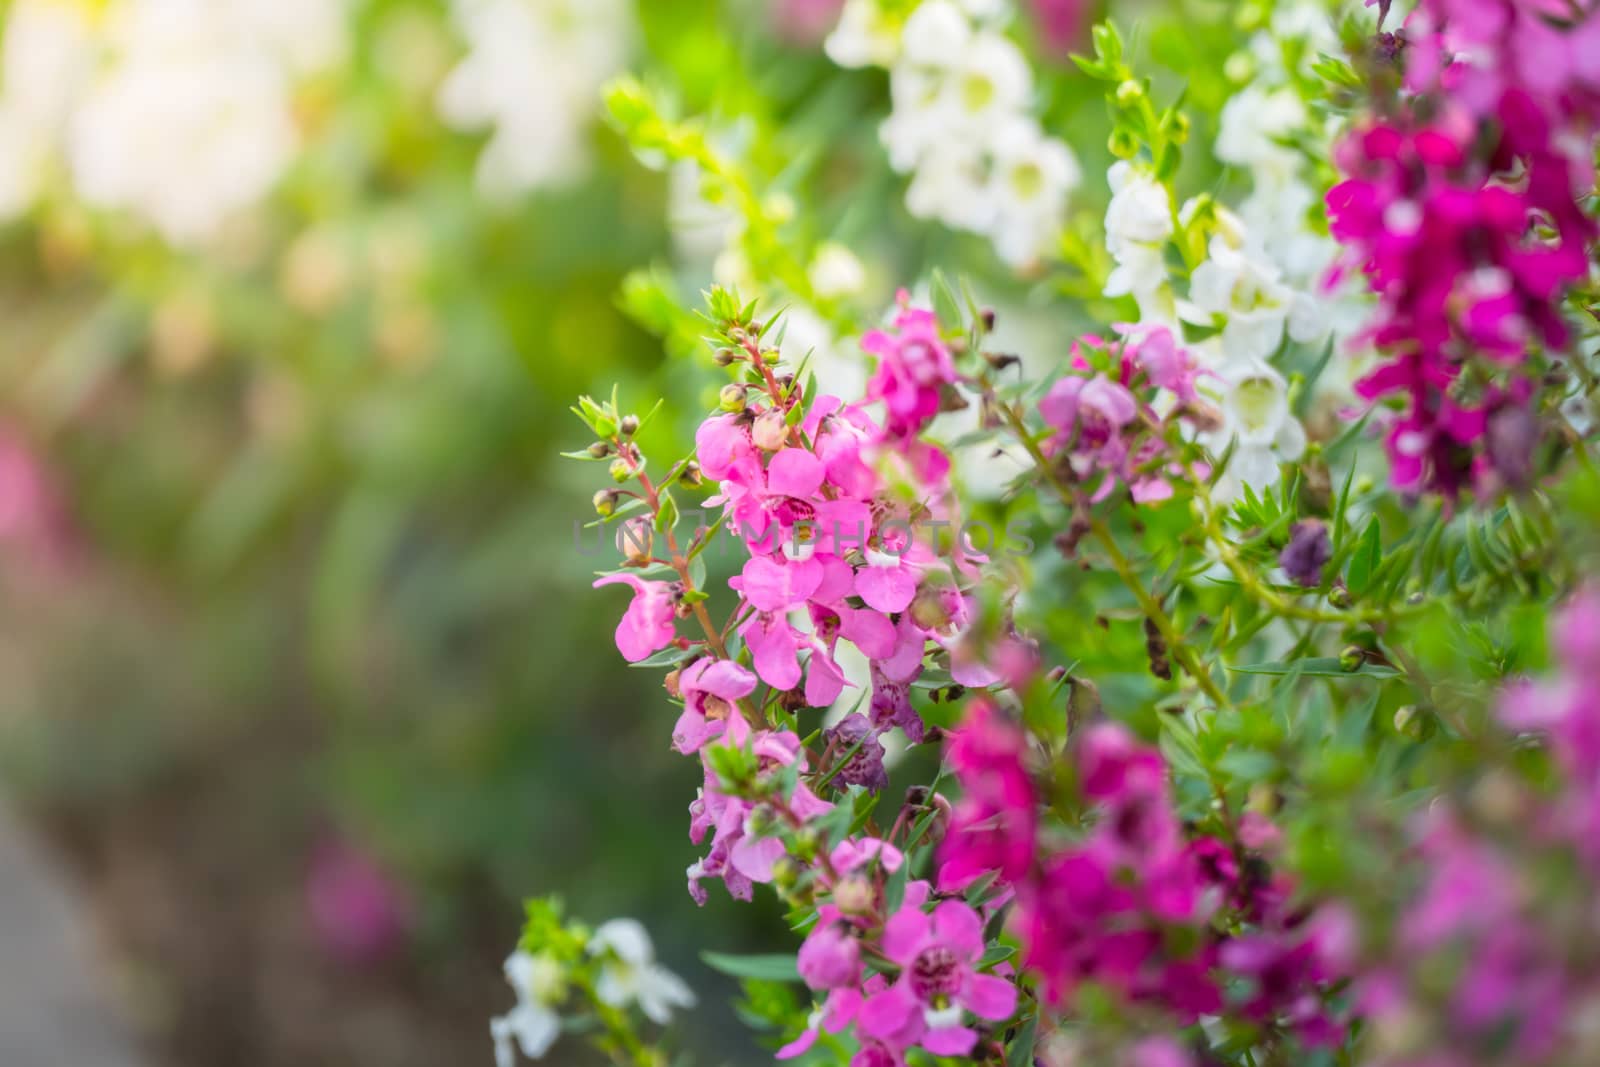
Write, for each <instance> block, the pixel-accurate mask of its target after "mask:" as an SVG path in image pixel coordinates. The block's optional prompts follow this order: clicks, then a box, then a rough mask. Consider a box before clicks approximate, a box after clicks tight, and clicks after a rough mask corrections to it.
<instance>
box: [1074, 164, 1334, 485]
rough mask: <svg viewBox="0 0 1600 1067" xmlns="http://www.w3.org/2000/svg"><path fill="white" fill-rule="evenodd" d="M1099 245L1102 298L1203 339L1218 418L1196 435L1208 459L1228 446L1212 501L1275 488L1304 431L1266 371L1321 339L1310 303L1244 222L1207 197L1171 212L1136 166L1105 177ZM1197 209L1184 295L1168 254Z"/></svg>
mask: <svg viewBox="0 0 1600 1067" xmlns="http://www.w3.org/2000/svg"><path fill="white" fill-rule="evenodd" d="M1109 180H1110V183H1111V189H1112V197H1111V203H1110V206H1109V207H1108V208H1107V210H1106V246H1107V248H1108V250H1109V251H1110V253H1111V258H1112V260H1113V262H1114V263H1115V268H1114V269H1113V270H1112V272H1111V275H1110V276H1109V277H1108V279H1107V281H1106V287H1105V294H1106V295H1107V296H1131V297H1133V298H1134V300H1135V301H1136V302H1137V303H1138V305H1139V313H1140V316H1141V318H1142V320H1143V321H1144V322H1145V323H1149V324H1156V325H1163V326H1166V327H1168V328H1169V329H1171V330H1173V331H1174V332H1175V333H1179V334H1181V332H1182V324H1183V323H1188V324H1190V325H1192V326H1197V327H1200V328H1202V329H1204V330H1206V331H1209V332H1210V335H1209V336H1207V337H1206V338H1205V339H1204V340H1202V341H1200V342H1199V343H1197V344H1193V345H1190V346H1189V347H1190V349H1191V351H1193V352H1194V353H1195V354H1196V356H1197V357H1198V358H1199V359H1200V360H1201V362H1202V364H1203V366H1204V368H1205V370H1206V371H1207V373H1206V374H1204V375H1202V377H1201V379H1200V383H1199V389H1200V392H1201V393H1202V394H1203V395H1205V396H1206V397H1207V398H1208V399H1210V400H1211V401H1212V402H1213V403H1214V404H1215V405H1216V408H1217V410H1218V411H1219V412H1220V413H1221V416H1222V418H1221V422H1220V424H1219V425H1218V426H1217V427H1216V428H1215V429H1214V430H1211V431H1209V432H1207V433H1205V434H1203V435H1202V438H1201V440H1202V443H1203V444H1205V445H1206V446H1207V447H1208V448H1209V449H1211V451H1212V452H1213V454H1215V455H1218V456H1220V455H1222V454H1224V453H1225V452H1227V451H1228V449H1229V447H1230V446H1231V447H1232V450H1233V451H1232V454H1231V456H1230V458H1229V461H1228V467H1227V469H1226V470H1225V471H1224V472H1223V473H1222V475H1221V477H1220V479H1219V480H1218V482H1217V489H1216V493H1217V496H1218V498H1219V499H1222V500H1231V499H1232V498H1234V497H1235V496H1237V495H1238V494H1239V493H1240V491H1241V489H1242V487H1243V486H1246V485H1248V486H1250V487H1251V488H1253V489H1256V490H1262V489H1266V488H1268V487H1270V486H1271V485H1273V484H1275V483H1276V482H1277V481H1278V478H1279V474H1280V468H1279V464H1281V463H1284V462H1291V461H1293V460H1296V459H1299V458H1300V456H1301V455H1302V454H1303V453H1304V452H1305V447H1306V434H1305V429H1304V428H1303V427H1302V426H1301V424H1300V422H1299V420H1298V419H1296V418H1295V417H1294V414H1293V412H1292V411H1291V410H1290V406H1289V386H1288V382H1287V381H1286V380H1285V379H1284V377H1283V375H1282V374H1281V373H1280V372H1279V371H1278V370H1277V369H1276V368H1275V367H1273V365H1272V362H1271V360H1272V358H1273V356H1274V355H1275V354H1276V353H1277V351H1278V349H1279V348H1280V347H1281V346H1282V344H1283V342H1284V338H1285V337H1286V336H1287V337H1288V338H1289V339H1290V340H1292V341H1295V342H1298V343H1301V344H1309V343H1314V342H1317V341H1320V340H1322V339H1324V338H1325V337H1326V336H1327V326H1326V324H1325V322H1324V321H1323V317H1322V315H1321V313H1320V308H1319V306H1318V304H1317V302H1316V300H1315V299H1314V298H1313V297H1312V296H1311V295H1310V294H1309V293H1307V292H1305V291H1304V290H1301V289H1297V288H1295V287H1293V286H1291V285H1290V284H1289V283H1288V282H1287V281H1286V280H1285V279H1284V275H1283V271H1282V270H1281V269H1280V268H1279V267H1278V265H1277V264H1276V263H1275V262H1274V261H1273V259H1272V258H1271V256H1270V255H1269V254H1268V252H1267V249H1266V248H1265V246H1264V245H1263V244H1262V243H1261V242H1260V241H1259V240H1257V239H1256V237H1255V235H1254V233H1253V232H1252V231H1251V229H1250V228H1249V227H1248V226H1246V224H1245V222H1244V220H1243V219H1241V218H1240V217H1239V216H1237V215H1235V214H1234V213H1233V212H1231V211H1229V210H1227V209H1226V208H1223V207H1221V206H1220V205H1217V204H1214V203H1212V202H1210V201H1209V200H1203V199H1200V198H1196V199H1193V200H1190V201H1189V202H1187V203H1186V204H1184V205H1183V207H1182V208H1181V209H1179V210H1177V211H1174V209H1173V202H1172V196H1171V194H1170V193H1169V192H1168V190H1167V186H1166V185H1165V184H1164V183H1162V182H1161V181H1159V180H1158V179H1157V178H1156V176H1155V175H1154V173H1152V172H1151V170H1150V169H1149V168H1148V167H1147V166H1144V165H1141V164H1136V163H1130V162H1127V161H1123V162H1119V163H1117V164H1115V165H1114V166H1113V167H1112V168H1111V172H1110V175H1109ZM1201 212H1206V213H1207V218H1206V220H1204V224H1205V225H1206V226H1207V228H1208V230H1209V232H1210V234H1211V238H1210V241H1209V244H1208V247H1207V258H1206V260H1205V261H1204V262H1202V263H1201V264H1200V265H1199V266H1197V267H1196V268H1195V269H1194V271H1193V273H1192V274H1191V275H1190V277H1189V286H1188V293H1187V296H1186V297H1184V298H1180V297H1179V296H1178V295H1177V294H1176V292H1175V291H1174V289H1173V286H1172V278H1171V274H1170V272H1169V270H1168V266H1167V251H1168V246H1169V244H1170V242H1171V241H1172V239H1173V237H1174V236H1175V235H1176V234H1177V233H1178V230H1179V227H1183V228H1184V229H1185V230H1187V229H1189V228H1190V227H1191V226H1193V225H1195V224H1196V222H1197V220H1198V218H1199V216H1200V214H1201Z"/></svg>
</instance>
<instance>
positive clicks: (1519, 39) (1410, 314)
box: [1328, 0, 1600, 496]
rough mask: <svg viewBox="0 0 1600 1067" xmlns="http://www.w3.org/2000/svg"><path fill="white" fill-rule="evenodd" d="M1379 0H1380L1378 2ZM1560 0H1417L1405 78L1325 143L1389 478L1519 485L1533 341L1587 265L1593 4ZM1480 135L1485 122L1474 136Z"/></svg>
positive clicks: (1334, 214) (1559, 346)
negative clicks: (1358, 278) (1381, 407)
mask: <svg viewBox="0 0 1600 1067" xmlns="http://www.w3.org/2000/svg"><path fill="white" fill-rule="evenodd" d="M1385 6H1387V5H1385ZM1575 11H1576V7H1575V6H1574V5H1572V4H1570V3H1568V2H1567V0H1538V2H1529V0H1521V2H1516V0H1423V2H1422V3H1421V4H1420V5H1419V7H1418V9H1417V10H1416V11H1415V12H1414V13H1413V15H1412V17H1411V18H1410V19H1409V20H1408V21H1407V23H1406V25H1405V27H1404V29H1403V30H1402V31H1401V32H1400V33H1399V34H1398V35H1397V36H1395V37H1393V38H1390V39H1389V41H1390V43H1389V48H1388V50H1389V51H1390V52H1392V53H1393V54H1394V55H1395V56H1397V58H1398V60H1399V61H1400V62H1402V63H1403V64H1404V73H1405V86H1406V92H1405V93H1404V94H1403V97H1402V100H1401V101H1400V103H1399V106H1398V108H1397V109H1396V110H1395V111H1394V113H1393V114H1392V115H1391V116H1390V117H1386V118H1383V119H1379V120H1374V121H1370V122H1368V123H1367V124H1365V125H1363V126H1361V127H1359V128H1358V129H1356V130H1355V131H1354V132H1352V133H1351V134H1350V135H1349V136H1348V137H1347V138H1346V139H1345V141H1344V142H1343V143H1341V144H1340V146H1339V147H1338V149H1337V151H1336V158H1335V162H1336V163H1337V164H1338V166H1339V167H1340V169H1341V170H1342V171H1343V172H1344V174H1345V175H1346V180H1345V181H1343V182H1342V183H1340V184H1339V185H1337V186H1335V187H1334V188H1333V189H1332V190H1331V191H1330V192H1329V194H1328V215H1329V219H1330V225H1331V229H1332V233H1333V235H1334V237H1335V238H1337V239H1338V240H1339V241H1340V242H1341V243H1342V244H1343V245H1345V246H1346V250H1347V255H1346V260H1345V265H1344V267H1343V269H1345V270H1348V269H1351V268H1358V269H1360V270H1363V271H1365V273H1366V274H1367V277H1368V279H1369V281H1370V283H1371V286H1372V289H1373V290H1374V292H1376V294H1377V295H1378V297H1379V307H1378V311H1377V314H1376V317H1375V320H1374V321H1373V322H1372V324H1371V326H1370V327H1369V329H1368V330H1367V331H1366V334H1365V335H1364V337H1363V340H1364V341H1366V342H1369V343H1371V344H1372V345H1373V346H1374V347H1375V348H1376V349H1377V350H1378V352H1379V353H1380V355H1381V357H1382V363H1381V365H1380V366H1378V367H1377V368H1376V369H1375V370H1374V371H1373V372H1372V373H1371V374H1369V375H1368V376H1367V377H1366V378H1365V379H1363V380H1362V381H1361V382H1360V383H1358V385H1357V391H1358V393H1359V394H1360V395H1361V396H1362V397H1364V398H1366V399H1368V400H1371V401H1378V400H1382V399H1384V398H1389V397H1394V398H1397V399H1398V400H1399V401H1400V402H1401V408H1402V411H1401V413H1400V414H1399V415H1398V417H1396V418H1394V419H1393V420H1392V422H1391V423H1390V425H1389V427H1388V442H1387V443H1388V451H1389V455H1390V460H1391V463H1392V466H1393V477H1394V481H1395V484H1396V486H1397V487H1399V488H1401V489H1403V490H1407V491H1422V490H1431V491H1436V492H1440V493H1443V494H1446V495H1450V496H1454V495H1456V494H1458V493H1459V492H1460V491H1461V490H1462V489H1464V488H1467V487H1469V486H1474V485H1476V486H1479V487H1492V486H1493V485H1495V484H1502V485H1503V484H1507V483H1510V484H1516V483H1519V482H1521V481H1522V480H1525V478H1526V477H1527V475H1528V473H1529V464H1528V456H1529V454H1530V453H1531V452H1532V450H1533V448H1534V445H1535V443H1536V441H1537V426H1536V424H1535V422H1534V418H1533V415H1532V413H1531V404H1530V401H1531V397H1532V395H1533V392H1534V388H1535V384H1536V383H1535V382H1534V381H1533V380H1532V376H1531V375H1530V374H1528V373H1527V372H1526V371H1525V364H1526V363H1527V361H1528V357H1529V354H1530V349H1531V348H1534V347H1540V348H1542V349H1543V350H1544V351H1545V352H1547V353H1550V354H1561V353H1563V352H1565V351H1566V350H1567V349H1568V348H1569V346H1570V344H1571V341H1572V332H1571V329H1570V328H1569V326H1568V325H1567V323H1566V322H1564V321H1563V319H1562V316H1561V313H1560V305H1561V301H1562V299H1563V297H1564V296H1565V294H1566V293H1567V292H1568V291H1569V290H1570V288H1571V287H1573V286H1574V285H1576V284H1579V283H1581V282H1582V281H1584V280H1585V279H1586V278H1587V277H1588V274H1589V259H1588V254H1587V248H1588V245H1589V243H1590V242H1591V241H1593V239H1594V237H1595V235H1596V232H1597V231H1596V227H1595V224H1594V220H1593V219H1591V218H1590V217H1589V216H1588V215H1586V214H1585V213H1584V211H1583V209H1582V207H1581V205H1580V199H1581V198H1582V197H1583V196H1585V195H1587V194H1588V193H1589V192H1591V191H1592V190H1593V189H1594V184H1595V175H1594V135H1595V131H1596V120H1597V119H1600V74H1597V73H1596V72H1597V71H1600V18H1596V17H1593V16H1592V15H1583V16H1579V17H1578V18H1577V20H1576V21H1575V22H1573V21H1572V16H1573V13H1574V12H1575ZM1486 134H1487V135H1486Z"/></svg>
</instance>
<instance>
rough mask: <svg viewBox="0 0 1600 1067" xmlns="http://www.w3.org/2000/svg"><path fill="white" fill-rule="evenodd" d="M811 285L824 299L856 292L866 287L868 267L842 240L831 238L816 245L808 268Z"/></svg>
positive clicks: (855, 293) (852, 294)
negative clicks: (816, 247)
mask: <svg viewBox="0 0 1600 1067" xmlns="http://www.w3.org/2000/svg"><path fill="white" fill-rule="evenodd" d="M806 274H807V277H808V278H809V279H810V281H811V288H812V289H813V290H814V291H815V292H816V294H817V295H818V296H820V297H822V298H823V299H824V300H831V299H836V298H838V297H844V296H856V295H857V294H859V293H860V292H861V290H862V289H864V288H865V287H866V284H867V268H866V267H864V266H862V265H861V260H860V259H859V258H857V257H856V254H855V253H854V252H852V251H850V249H848V248H846V247H845V246H844V245H842V244H838V243H837V242H833V241H829V242H827V243H825V244H823V245H821V246H820V247H819V248H818V249H817V254H816V255H815V256H813V257H812V260H811V267H810V269H809V270H807V272H806Z"/></svg>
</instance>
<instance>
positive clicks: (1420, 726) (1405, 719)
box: [1394, 704, 1429, 741]
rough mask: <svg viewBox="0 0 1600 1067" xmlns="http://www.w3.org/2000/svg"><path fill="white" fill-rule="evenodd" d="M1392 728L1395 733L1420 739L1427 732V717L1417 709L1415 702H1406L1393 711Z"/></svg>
mask: <svg viewBox="0 0 1600 1067" xmlns="http://www.w3.org/2000/svg"><path fill="white" fill-rule="evenodd" d="M1394 729H1395V733H1398V734H1403V735H1405V736H1406V737H1409V738H1411V739H1412V740H1415V741H1420V740H1422V739H1423V738H1424V737H1426V736H1427V734H1428V732H1429V731H1428V718H1427V716H1425V715H1423V714H1422V712H1420V711H1418V710H1417V706H1416V705H1415V704H1407V705H1406V706H1405V707H1403V708H1400V709H1399V710H1398V711H1396V712H1395V713H1394Z"/></svg>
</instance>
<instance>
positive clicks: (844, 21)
mask: <svg viewBox="0 0 1600 1067" xmlns="http://www.w3.org/2000/svg"><path fill="white" fill-rule="evenodd" d="M822 50H823V51H824V52H825V53H827V56H828V58H829V59H831V60H833V61H834V62H835V63H837V64H838V65H839V66H841V67H887V66H889V65H890V64H892V63H893V62H894V61H895V58H896V57H897V56H899V54H900V28H899V26H897V25H896V24H895V22H894V21H893V20H892V19H890V18H889V17H888V16H887V15H885V14H884V13H883V11H882V10H880V9H879V7H878V4H877V0H848V2H847V3H846V4H845V5H844V10H843V11H841V12H840V13H839V22H838V25H836V26H835V27H834V28H833V32H832V33H830V34H828V39H827V40H826V41H824V42H823V43H822Z"/></svg>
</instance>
